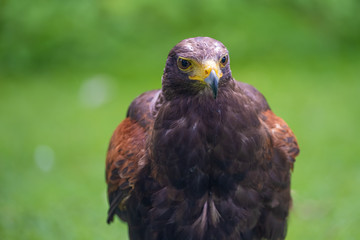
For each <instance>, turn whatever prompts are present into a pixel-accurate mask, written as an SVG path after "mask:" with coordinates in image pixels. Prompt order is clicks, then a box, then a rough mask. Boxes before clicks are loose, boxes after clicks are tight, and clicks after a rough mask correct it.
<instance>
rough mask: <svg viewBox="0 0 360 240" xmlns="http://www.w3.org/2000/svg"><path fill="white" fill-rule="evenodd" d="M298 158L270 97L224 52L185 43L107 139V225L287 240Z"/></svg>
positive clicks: (213, 43)
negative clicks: (242, 78) (236, 71)
mask: <svg viewBox="0 0 360 240" xmlns="http://www.w3.org/2000/svg"><path fill="white" fill-rule="evenodd" d="M298 153H299V148H298V144H297V140H296V138H295V135H294V134H293V132H292V131H291V129H290V128H289V127H288V125H287V124H286V123H285V121H284V120H282V119H281V118H280V117H278V116H276V115H275V114H274V113H273V112H272V111H271V109H270V107H269V105H268V103H267V101H266V100H265V98H264V96H263V95H262V94H261V93H260V92H259V91H258V90H257V89H255V88H254V87H253V86H251V85H249V84H246V83H242V82H238V81H236V80H235V79H234V78H233V77H232V75H231V70H230V58H229V53H228V50H227V49H226V48H225V46H224V45H223V44H222V43H221V42H219V41H217V40H215V39H212V38H209V37H196V38H189V39H185V40H183V41H181V42H179V43H178V44H177V45H176V46H175V47H174V48H173V49H172V50H171V51H170V53H169V55H168V57H167V61H166V65H165V69H164V74H163V76H162V88H161V90H153V91H149V92H145V93H143V94H142V95H140V96H139V97H137V98H136V99H135V100H134V101H133V102H132V103H131V105H130V107H129V108H128V112H127V116H126V118H125V120H123V121H122V122H121V123H120V125H119V126H118V127H117V128H116V130H115V132H114V134H113V136H112V138H111V140H110V145H109V149H108V153H107V158H106V182H107V185H108V198H109V205H110V207H109V211H108V220H107V221H108V223H110V222H112V221H113V218H114V216H115V215H117V216H118V217H119V218H120V219H122V220H123V221H126V222H127V223H128V227H129V236H130V239H131V240H145V239H146V240H212V239H214V240H215V239H216V240H225V239H226V240H245V239H246V240H250V239H253V240H255V239H259V240H260V239H272V240H278V239H284V238H285V235H286V229H287V217H288V214H289V208H290V207H291V196H290V177H291V171H292V169H293V164H294V161H295V157H296V156H297V155H298Z"/></svg>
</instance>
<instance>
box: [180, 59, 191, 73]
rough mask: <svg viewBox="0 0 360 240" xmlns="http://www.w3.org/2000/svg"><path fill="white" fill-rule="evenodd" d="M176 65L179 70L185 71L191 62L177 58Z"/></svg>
mask: <svg viewBox="0 0 360 240" xmlns="http://www.w3.org/2000/svg"><path fill="white" fill-rule="evenodd" d="M177 65H178V67H179V68H180V69H182V70H186V69H188V68H189V67H190V66H191V62H190V61H189V60H187V59H184V58H181V57H179V58H178V61H177Z"/></svg>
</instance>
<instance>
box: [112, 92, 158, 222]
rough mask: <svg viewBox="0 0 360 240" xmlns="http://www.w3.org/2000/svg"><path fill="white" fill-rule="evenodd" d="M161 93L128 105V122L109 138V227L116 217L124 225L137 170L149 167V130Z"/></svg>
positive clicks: (141, 98)
mask: <svg viewBox="0 0 360 240" xmlns="http://www.w3.org/2000/svg"><path fill="white" fill-rule="evenodd" d="M160 96H161V95H160V90H154V91H150V92H146V93H144V94H142V95H140V96H139V97H137V98H136V99H135V100H134V101H133V102H132V103H131V105H130V107H129V109H128V113H127V118H126V119H125V120H123V121H122V122H121V123H120V124H119V126H118V127H117V128H116V130H115V131H114V133H113V136H112V137H111V140H110V144H109V149H108V153H107V157H106V182H107V184H108V198H109V204H110V208H109V211H108V220H107V221H108V223H110V222H112V221H113V218H114V215H115V214H117V215H118V216H119V217H120V218H121V219H122V220H124V221H126V220H127V216H126V202H127V200H128V199H129V198H130V196H131V194H132V192H133V189H134V187H135V185H136V182H137V179H138V174H139V172H140V170H141V169H142V168H143V167H144V166H145V165H146V164H147V163H148V162H147V158H146V141H147V137H148V135H149V134H148V133H149V129H151V128H152V125H153V122H154V117H155V115H156V111H157V106H158V105H159V104H161V101H160V100H161V97H160Z"/></svg>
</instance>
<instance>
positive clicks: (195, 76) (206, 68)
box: [189, 60, 223, 81]
mask: <svg viewBox="0 0 360 240" xmlns="http://www.w3.org/2000/svg"><path fill="white" fill-rule="evenodd" d="M191 63H192V65H194V66H193V68H192V75H191V76H189V79H191V80H199V81H204V80H205V78H207V77H208V76H209V75H210V73H211V70H214V71H215V73H216V75H217V76H218V78H221V77H222V75H223V74H222V72H221V70H220V67H219V63H218V62H216V61H214V60H206V61H204V62H202V63H201V64H199V63H197V62H195V61H191Z"/></svg>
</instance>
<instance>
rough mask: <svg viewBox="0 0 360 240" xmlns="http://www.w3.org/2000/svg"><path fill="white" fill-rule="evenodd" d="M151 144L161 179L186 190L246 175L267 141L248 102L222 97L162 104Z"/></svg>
mask: <svg viewBox="0 0 360 240" xmlns="http://www.w3.org/2000/svg"><path fill="white" fill-rule="evenodd" d="M151 142H152V145H151V146H150V149H151V159H152V163H153V165H154V167H155V168H156V169H157V172H158V176H166V177H164V179H165V180H164V181H167V180H169V181H170V182H171V183H172V184H173V185H175V186H176V187H177V188H182V187H184V186H188V185H189V184H190V182H193V181H196V182H198V181H200V182H203V184H205V185H206V184H208V183H209V181H211V179H212V178H214V179H218V177H219V176H217V175H219V174H226V175H228V176H230V175H233V174H240V173H241V172H243V171H246V170H247V169H249V168H251V165H252V164H256V162H257V161H258V159H259V155H261V150H262V146H263V144H264V142H265V139H264V137H263V129H262V127H261V124H260V122H259V119H258V117H257V114H256V112H255V111H254V110H253V109H252V108H251V105H250V104H249V102H248V101H247V99H246V98H240V97H239V98H224V97H220V96H219V98H218V99H216V100H214V99H212V98H201V97H199V98H188V99H177V100H174V101H170V102H166V103H164V105H163V107H162V108H161V109H160V111H159V113H158V116H157V118H156V120H155V124H154V130H153V134H152V141H151ZM240 175H241V174H240ZM239 177H241V176H239ZM161 178H163V177H161ZM189 181H190V182H189ZM196 184H197V185H199V184H200V185H201V183H196Z"/></svg>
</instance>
